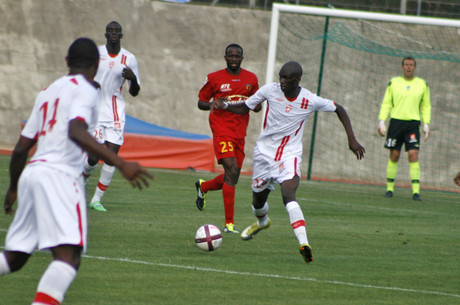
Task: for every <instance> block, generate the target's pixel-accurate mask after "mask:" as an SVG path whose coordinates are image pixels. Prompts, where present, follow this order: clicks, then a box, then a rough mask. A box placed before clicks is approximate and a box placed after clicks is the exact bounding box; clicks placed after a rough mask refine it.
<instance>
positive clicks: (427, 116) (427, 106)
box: [420, 85, 431, 141]
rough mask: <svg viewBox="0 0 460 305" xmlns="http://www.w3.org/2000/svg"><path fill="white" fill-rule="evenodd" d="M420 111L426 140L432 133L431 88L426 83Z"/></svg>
mask: <svg viewBox="0 0 460 305" xmlns="http://www.w3.org/2000/svg"><path fill="white" fill-rule="evenodd" d="M420 112H421V114H422V120H423V132H424V133H425V137H424V141H426V140H427V139H428V137H429V135H430V123H431V101H430V88H429V87H428V85H425V91H424V93H423V97H422V101H421V103H420Z"/></svg>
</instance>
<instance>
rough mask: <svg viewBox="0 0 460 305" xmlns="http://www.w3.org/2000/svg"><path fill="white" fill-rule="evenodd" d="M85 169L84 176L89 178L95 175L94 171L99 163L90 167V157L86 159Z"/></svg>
mask: <svg viewBox="0 0 460 305" xmlns="http://www.w3.org/2000/svg"><path fill="white" fill-rule="evenodd" d="M84 165H85V166H84V168H83V176H85V177H89V176H91V175H92V174H93V172H94V170H95V169H96V168H97V163H96V164H94V165H89V163H88V157H86V159H85V162H84Z"/></svg>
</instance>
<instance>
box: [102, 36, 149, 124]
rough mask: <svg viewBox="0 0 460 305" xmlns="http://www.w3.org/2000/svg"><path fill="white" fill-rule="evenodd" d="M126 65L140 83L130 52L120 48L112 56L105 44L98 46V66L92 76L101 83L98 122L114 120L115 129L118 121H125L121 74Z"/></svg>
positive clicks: (134, 58) (122, 78)
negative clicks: (94, 74)
mask: <svg viewBox="0 0 460 305" xmlns="http://www.w3.org/2000/svg"><path fill="white" fill-rule="evenodd" d="M126 66H128V67H130V68H131V70H133V72H134V74H135V75H136V77H137V83H138V84H139V85H140V84H141V81H140V78H139V70H138V67H137V60H136V57H135V56H134V55H133V54H132V53H130V52H128V51H127V50H125V49H123V48H121V49H120V52H119V53H118V54H117V55H116V56H115V57H112V56H111V55H109V53H108V52H107V47H106V46H105V45H103V46H99V67H98V69H97V74H96V77H95V78H94V80H95V81H97V82H98V83H99V84H100V85H101V91H100V92H99V95H100V101H99V122H114V123H115V126H114V127H115V128H116V129H120V128H119V127H117V123H118V122H125V121H126V114H125V101H124V99H123V95H122V89H123V84H124V82H125V78H124V77H123V76H122V75H121V73H122V72H123V69H124V68H125V67H126Z"/></svg>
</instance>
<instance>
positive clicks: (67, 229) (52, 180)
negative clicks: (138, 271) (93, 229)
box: [5, 164, 88, 254]
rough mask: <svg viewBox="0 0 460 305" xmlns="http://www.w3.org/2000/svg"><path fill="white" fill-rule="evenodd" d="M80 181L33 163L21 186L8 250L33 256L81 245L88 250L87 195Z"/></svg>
mask: <svg viewBox="0 0 460 305" xmlns="http://www.w3.org/2000/svg"><path fill="white" fill-rule="evenodd" d="M80 180H81V179H79V178H74V177H72V176H69V175H67V174H65V173H62V172H60V171H57V170H54V169H50V168H47V167H45V166H43V165H38V164H37V165H35V164H29V165H28V166H27V167H26V168H25V169H24V171H23V173H22V175H21V178H20V179H19V184H18V207H17V210H16V214H15V216H14V219H13V222H12V223H11V225H10V227H9V229H8V233H7V235H6V242H5V249H6V250H8V251H20V252H25V253H29V254H31V253H33V252H34V251H35V250H36V249H37V248H38V249H40V250H42V249H48V248H53V247H56V246H58V245H64V244H66V245H78V246H81V247H83V251H85V250H86V246H87V240H88V237H87V235H88V220H87V210H86V196H85V190H84V187H83V185H82V183H81V181H80Z"/></svg>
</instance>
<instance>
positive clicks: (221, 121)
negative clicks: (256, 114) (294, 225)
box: [195, 44, 261, 234]
mask: <svg viewBox="0 0 460 305" xmlns="http://www.w3.org/2000/svg"><path fill="white" fill-rule="evenodd" d="M224 58H225V61H226V62H227V68H225V69H223V70H219V71H217V72H214V73H211V74H209V75H208V77H207V79H206V81H205V84H204V86H203V87H202V88H201V90H200V93H199V95H198V96H199V100H198V108H199V109H201V110H210V109H211V106H212V104H213V102H214V101H215V100H216V99H218V98H225V100H226V101H228V102H229V103H231V104H243V103H244V101H245V100H246V99H247V98H248V97H249V96H251V95H253V94H254V93H255V92H256V91H257V89H259V84H258V81H257V76H256V75H255V74H254V73H252V72H249V71H247V70H245V69H242V68H241V62H242V61H243V48H242V47H241V46H239V45H237V44H230V45H228V46H227V47H226V48H225V57H224ZM211 100H212V101H211ZM260 109H261V108H260V106H259V107H257V108H254V110H255V111H260ZM248 122H249V113H244V114H235V113H231V112H229V111H226V110H224V109H219V110H214V111H211V112H210V113H209V125H210V126H211V131H212V135H213V142H214V153H215V155H216V158H217V162H218V163H219V164H222V166H223V168H224V173H223V174H221V175H219V176H217V177H215V178H214V179H212V180H209V181H204V180H202V179H199V180H198V181H196V182H195V186H196V189H197V193H198V194H197V198H196V206H197V208H198V209H199V210H200V211H201V210H203V209H204V208H205V207H206V199H207V192H208V191H215V190H222V197H223V199H224V211H225V225H224V228H223V231H224V233H236V234H239V233H240V232H239V231H238V229H236V228H235V221H234V214H235V187H236V184H237V183H238V178H239V177H240V171H241V167H242V165H243V161H244V156H245V155H244V145H245V140H244V138H245V137H246V128H247V127H248Z"/></svg>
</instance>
